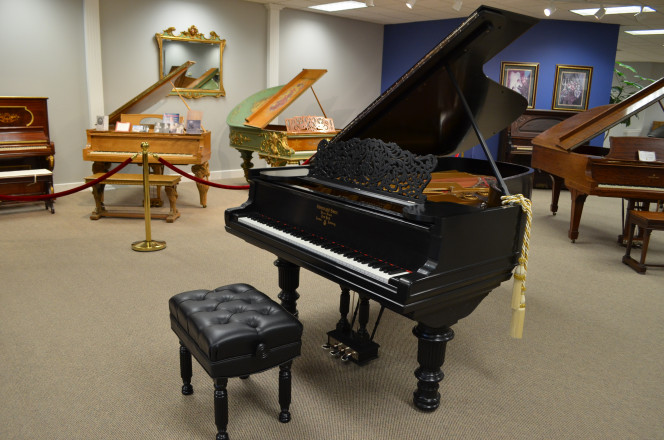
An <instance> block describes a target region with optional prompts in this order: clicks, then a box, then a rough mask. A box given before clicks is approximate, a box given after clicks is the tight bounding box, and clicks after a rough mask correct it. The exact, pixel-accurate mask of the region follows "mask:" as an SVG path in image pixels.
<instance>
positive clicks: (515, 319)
mask: <svg viewBox="0 0 664 440" xmlns="http://www.w3.org/2000/svg"><path fill="white" fill-rule="evenodd" d="M525 275H526V271H525V268H524V266H523V264H519V265H518V266H517V268H516V270H515V271H514V286H513V288H512V322H511V323H510V336H511V337H513V338H516V339H521V338H522V337H523V323H524V321H525V319H526V295H525V290H526V288H525V286H524V283H525V281H526V277H525Z"/></svg>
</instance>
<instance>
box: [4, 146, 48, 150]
mask: <svg viewBox="0 0 664 440" xmlns="http://www.w3.org/2000/svg"><path fill="white" fill-rule="evenodd" d="M48 149H49V146H48V145H21V146H16V145H12V146H11V147H5V146H2V145H0V151H25V150H48Z"/></svg>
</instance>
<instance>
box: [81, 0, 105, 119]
mask: <svg viewBox="0 0 664 440" xmlns="http://www.w3.org/2000/svg"><path fill="white" fill-rule="evenodd" d="M83 31H84V33H85V72H86V82H87V86H88V119H89V120H90V127H93V126H94V124H95V123H96V118H97V116H98V115H103V114H104V82H103V79H102V70H101V32H100V25H99V0H83Z"/></svg>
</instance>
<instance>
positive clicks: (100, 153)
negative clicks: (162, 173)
mask: <svg viewBox="0 0 664 440" xmlns="http://www.w3.org/2000/svg"><path fill="white" fill-rule="evenodd" d="M136 153H140V151H90V152H88V155H89V156H91V157H94V156H125V157H127V156H133V155H134V154H136ZM155 154H157V155H158V156H159V157H163V158H167V157H178V158H181V157H192V158H193V157H195V156H194V155H193V154H186V153H155Z"/></svg>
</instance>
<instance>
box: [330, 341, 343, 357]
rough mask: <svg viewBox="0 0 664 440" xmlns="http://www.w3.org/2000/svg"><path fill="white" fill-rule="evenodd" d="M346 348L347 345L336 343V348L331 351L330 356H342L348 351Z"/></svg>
mask: <svg viewBox="0 0 664 440" xmlns="http://www.w3.org/2000/svg"><path fill="white" fill-rule="evenodd" d="M346 348H347V347H346V346H345V345H343V344H336V345H334V349H333V350H332V351H330V356H333V357H335V358H338V357H341V356H342V355H343V354H344V352H345V351H346Z"/></svg>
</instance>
